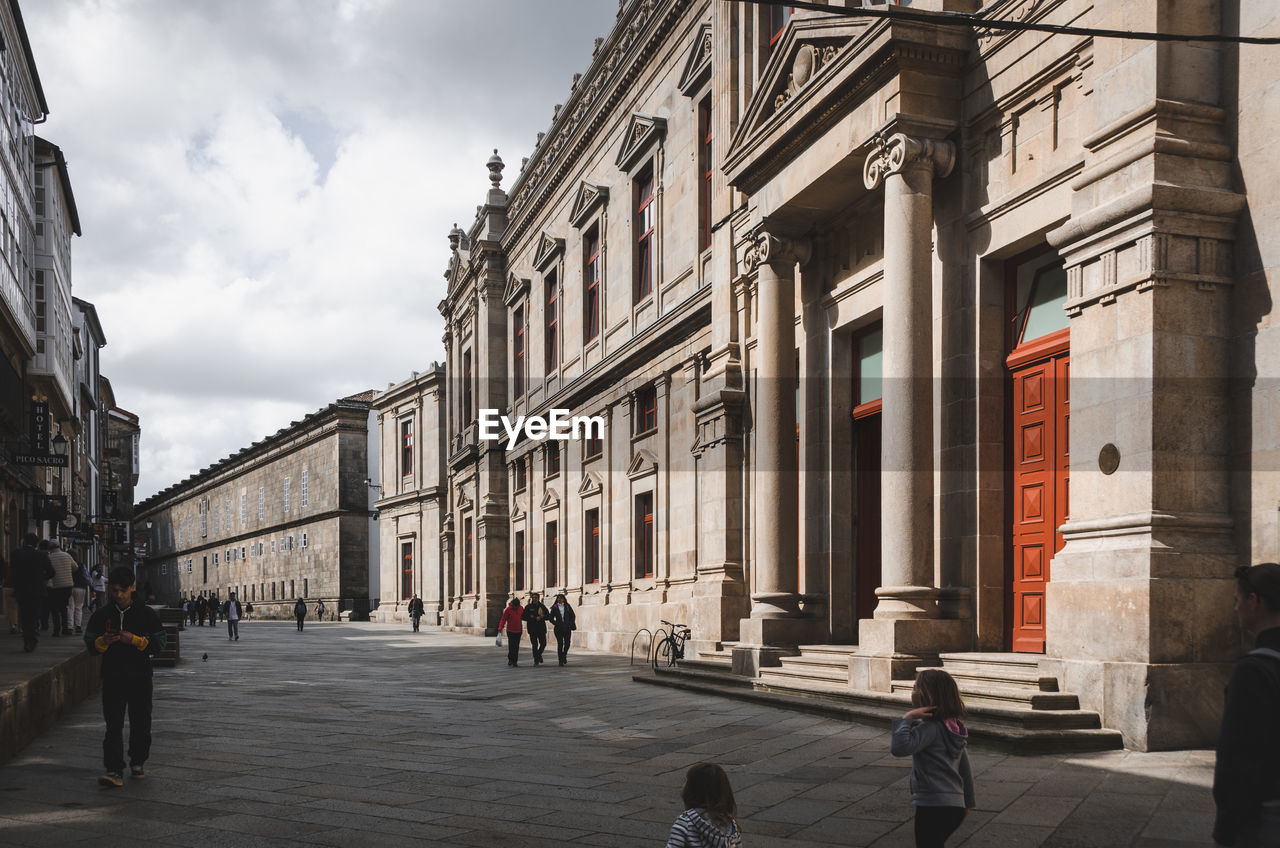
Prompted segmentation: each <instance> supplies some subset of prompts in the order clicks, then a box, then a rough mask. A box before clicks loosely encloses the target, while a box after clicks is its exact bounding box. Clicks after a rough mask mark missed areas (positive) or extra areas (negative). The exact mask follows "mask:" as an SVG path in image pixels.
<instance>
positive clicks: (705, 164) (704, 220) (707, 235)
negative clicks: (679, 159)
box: [698, 95, 711, 250]
mask: <svg viewBox="0 0 1280 848" xmlns="http://www.w3.org/2000/svg"><path fill="white" fill-rule="evenodd" d="M698 126H699V128H700V133H701V136H702V144H701V145H700V146H699V148H698V159H699V160H700V161H699V163H698V171H699V172H700V173H701V174H702V183H701V185H700V186H699V187H700V189H701V191H700V192H699V195H700V196H699V197H698V219H699V220H698V249H699V250H706V249H707V248H708V247H711V97H710V96H709V95H708V96H707V98H706V99H705V100H703V101H702V103H701V104H700V105H699V106H698Z"/></svg>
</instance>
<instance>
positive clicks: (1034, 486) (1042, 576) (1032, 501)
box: [1008, 330, 1070, 653]
mask: <svg viewBox="0 0 1280 848" xmlns="http://www.w3.org/2000/svg"><path fill="white" fill-rule="evenodd" d="M1008 365H1009V373H1010V377H1011V378H1012V392H1011V401H1012V404H1011V405H1012V432H1011V436H1012V445H1011V447H1012V452H1013V456H1012V457H1011V470H1012V474H1011V477H1012V479H1011V481H1010V482H1011V485H1010V487H1009V492H1010V496H1011V500H1012V520H1011V528H1010V529H1011V535H1012V547H1013V550H1012V557H1011V560H1012V562H1011V569H1010V571H1011V574H1010V580H1011V585H1010V591H1009V597H1010V607H1011V609H1010V614H1011V615H1010V622H1011V633H1010V639H1009V642H1010V648H1011V649H1012V650H1014V651H1021V652H1029V653H1043V652H1044V639H1045V616H1046V609H1045V586H1046V585H1047V584H1048V583H1049V560H1050V559H1051V558H1052V557H1053V555H1054V554H1055V553H1057V552H1058V550H1059V549H1060V548H1061V547H1062V536H1061V534H1060V533H1058V527H1060V526H1061V525H1062V524H1063V522H1065V521H1066V519H1067V493H1068V489H1067V486H1068V478H1067V470H1068V456H1069V450H1070V446H1069V443H1068V432H1069V431H1068V419H1069V415H1070V396H1069V368H1070V356H1069V351H1068V341H1067V332H1066V331H1065V330H1064V331H1061V332H1058V333H1054V334H1052V335H1051V336H1047V337H1044V338H1041V339H1037V340H1036V341H1035V342H1034V343H1033V344H1031V345H1027V346H1025V347H1023V348H1019V349H1018V350H1015V351H1014V352H1013V353H1012V354H1011V355H1010V356H1009V360H1008Z"/></svg>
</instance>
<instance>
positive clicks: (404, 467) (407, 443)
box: [400, 418, 413, 477]
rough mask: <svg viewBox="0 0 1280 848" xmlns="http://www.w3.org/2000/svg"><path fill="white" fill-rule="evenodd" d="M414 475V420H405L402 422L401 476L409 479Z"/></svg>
mask: <svg viewBox="0 0 1280 848" xmlns="http://www.w3.org/2000/svg"><path fill="white" fill-rule="evenodd" d="M412 473H413V419H412V418H405V419H403V420H402V421H401V422H400V476H401V477H408V476H409V475H410V474H412Z"/></svg>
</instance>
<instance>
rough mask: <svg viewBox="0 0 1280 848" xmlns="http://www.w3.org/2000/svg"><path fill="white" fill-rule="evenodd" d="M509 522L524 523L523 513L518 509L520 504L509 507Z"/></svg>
mask: <svg viewBox="0 0 1280 848" xmlns="http://www.w3.org/2000/svg"><path fill="white" fill-rule="evenodd" d="M511 520H512V521H524V512H523V511H522V510H521V509H520V504H518V503H516V504H514V505H512V507H511Z"/></svg>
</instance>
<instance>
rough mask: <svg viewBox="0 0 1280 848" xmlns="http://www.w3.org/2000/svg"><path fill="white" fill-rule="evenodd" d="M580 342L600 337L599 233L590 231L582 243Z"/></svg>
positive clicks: (593, 230)
mask: <svg viewBox="0 0 1280 848" xmlns="http://www.w3.org/2000/svg"><path fill="white" fill-rule="evenodd" d="M582 256H583V262H582V341H583V343H584V344H585V343H587V342H589V341H591V340H592V339H594V338H595V337H596V336H598V335H600V233H599V231H598V230H595V229H592V230H591V231H590V232H588V233H587V235H586V237H585V238H584V239H583V242H582Z"/></svg>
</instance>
